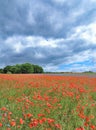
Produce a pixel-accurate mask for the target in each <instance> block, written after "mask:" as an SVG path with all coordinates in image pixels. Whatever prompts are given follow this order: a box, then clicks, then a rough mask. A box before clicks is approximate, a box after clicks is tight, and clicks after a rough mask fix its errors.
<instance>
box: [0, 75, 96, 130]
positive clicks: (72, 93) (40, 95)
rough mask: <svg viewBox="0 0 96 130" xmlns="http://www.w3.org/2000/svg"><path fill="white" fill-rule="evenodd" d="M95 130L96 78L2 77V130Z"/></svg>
mask: <svg viewBox="0 0 96 130" xmlns="http://www.w3.org/2000/svg"><path fill="white" fill-rule="evenodd" d="M31 129H32V130H96V78H95V77H92V78H91V77H87V76H54V75H43V74H33V75H32V74H0V130H31Z"/></svg>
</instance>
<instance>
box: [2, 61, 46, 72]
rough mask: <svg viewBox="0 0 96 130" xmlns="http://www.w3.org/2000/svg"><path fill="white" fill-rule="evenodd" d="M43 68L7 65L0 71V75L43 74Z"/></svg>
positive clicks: (29, 65)
mask: <svg viewBox="0 0 96 130" xmlns="http://www.w3.org/2000/svg"><path fill="white" fill-rule="evenodd" d="M43 72H44V71H43V68H42V67H41V66H39V65H34V64H30V63H24V64H16V65H12V66H11V65H7V66H6V67H4V68H3V69H0V73H4V74H7V73H12V74H28V73H43Z"/></svg>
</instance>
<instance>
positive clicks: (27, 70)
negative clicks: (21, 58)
mask: <svg viewBox="0 0 96 130" xmlns="http://www.w3.org/2000/svg"><path fill="white" fill-rule="evenodd" d="M21 72H22V73H33V72H34V69H33V65H31V64H30V63H25V64H22V65H21Z"/></svg>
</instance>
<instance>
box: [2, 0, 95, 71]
mask: <svg viewBox="0 0 96 130" xmlns="http://www.w3.org/2000/svg"><path fill="white" fill-rule="evenodd" d="M26 62H29V63H32V64H38V65H40V66H42V67H43V68H44V71H58V72H59V71H65V72H70V71H72V72H83V71H94V72H96V0H0V68H3V67H5V66H7V65H14V64H22V63H26Z"/></svg>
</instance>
